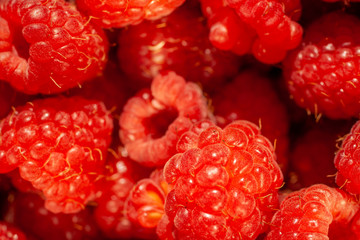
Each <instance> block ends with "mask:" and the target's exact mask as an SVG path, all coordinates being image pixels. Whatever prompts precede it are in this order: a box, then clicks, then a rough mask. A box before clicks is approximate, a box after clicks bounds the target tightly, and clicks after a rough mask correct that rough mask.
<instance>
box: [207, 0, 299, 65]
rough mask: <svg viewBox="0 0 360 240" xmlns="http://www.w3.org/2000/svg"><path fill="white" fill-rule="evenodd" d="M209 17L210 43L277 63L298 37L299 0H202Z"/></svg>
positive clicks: (293, 46) (294, 46)
mask: <svg viewBox="0 0 360 240" xmlns="http://www.w3.org/2000/svg"><path fill="white" fill-rule="evenodd" d="M201 3H202V9H203V12H204V15H205V16H206V17H207V18H208V19H209V27H210V35H209V38H210V40H211V42H212V43H213V44H214V45H215V46H217V47H219V48H220V49H224V50H231V51H233V52H235V53H237V54H239V55H243V54H245V53H252V54H253V55H254V56H255V57H256V58H257V59H258V60H259V61H261V62H264V63H268V64H273V63H278V62H280V61H281V60H283V58H284V57H285V55H286V52H287V51H288V50H290V49H293V48H296V47H297V45H298V44H299V43H300V41H301V38H302V27H301V25H300V24H298V23H297V22H295V21H294V20H297V19H298V18H299V16H300V12H301V4H300V1H299V0H296V1H288V0H250V1H249V0H225V1H216V0H210V1H208V0H202V1H201Z"/></svg>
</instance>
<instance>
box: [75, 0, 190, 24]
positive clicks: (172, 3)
mask: <svg viewBox="0 0 360 240" xmlns="http://www.w3.org/2000/svg"><path fill="white" fill-rule="evenodd" d="M184 2H185V0H156V1H153V0H142V1H137V0H126V1H125V0H76V5H77V6H78V8H79V10H80V11H82V12H84V13H85V15H87V16H90V17H92V18H93V21H94V22H96V23H98V24H100V25H101V26H102V27H104V28H112V27H113V28H120V27H124V26H127V25H130V24H138V23H140V22H142V21H143V20H144V19H147V20H156V19H159V18H162V17H164V16H166V15H169V14H170V13H171V12H172V11H174V10H175V9H176V8H177V7H179V6H180V5H181V4H183V3H184Z"/></svg>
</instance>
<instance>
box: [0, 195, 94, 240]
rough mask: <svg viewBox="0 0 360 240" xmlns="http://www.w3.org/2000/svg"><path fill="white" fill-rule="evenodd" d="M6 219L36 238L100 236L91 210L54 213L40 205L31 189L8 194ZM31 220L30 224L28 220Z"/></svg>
mask: <svg viewBox="0 0 360 240" xmlns="http://www.w3.org/2000/svg"><path fill="white" fill-rule="evenodd" d="M8 199H9V202H8V204H9V205H8V210H9V211H8V213H7V216H5V218H6V219H11V221H12V222H13V223H14V224H15V225H16V226H19V227H20V228H21V229H23V231H24V232H25V233H26V234H27V235H28V234H30V235H31V236H34V237H35V238H34V239H37V240H47V239H49V236H51V239H53V240H68V239H69V240H70V239H71V240H95V239H100V234H99V230H98V228H97V226H96V223H95V221H94V219H93V217H92V215H91V210H90V209H89V208H85V209H84V210H82V211H80V212H78V213H73V214H64V213H58V214H54V213H52V212H50V211H48V210H47V209H46V208H44V200H43V199H42V198H41V197H40V196H39V195H37V194H33V193H16V194H13V195H12V196H11V197H9V198H8ZM30 223H31V224H30Z"/></svg>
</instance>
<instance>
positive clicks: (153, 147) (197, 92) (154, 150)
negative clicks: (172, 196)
mask: <svg viewBox="0 0 360 240" xmlns="http://www.w3.org/2000/svg"><path fill="white" fill-rule="evenodd" d="M210 116H211V113H210V111H209V109H208V105H207V100H206V98H205V97H204V96H203V92H202V90H201V89H200V87H199V86H198V85H196V84H195V83H192V82H186V81H185V79H184V78H182V77H180V76H179V75H176V74H175V73H174V72H166V73H163V74H160V75H158V76H157V77H155V78H154V80H153V82H152V84H151V89H146V90H143V91H140V92H139V93H138V94H137V95H136V96H134V97H132V98H130V99H129V100H128V102H127V103H126V105H125V106H124V109H123V112H122V113H121V115H120V121H119V123H120V133H119V134H120V138H121V140H122V142H123V143H124V145H125V148H126V150H127V151H128V153H129V156H130V158H131V159H133V160H135V161H137V162H138V163H140V164H142V165H145V166H159V167H161V166H163V165H164V164H165V162H166V161H167V160H168V159H169V158H170V157H171V156H172V155H174V154H175V153H176V143H177V141H178V139H179V138H180V136H181V134H182V133H184V132H185V131H187V130H188V129H189V128H190V127H191V126H192V123H193V122H195V121H199V120H202V119H206V118H209V117H210Z"/></svg>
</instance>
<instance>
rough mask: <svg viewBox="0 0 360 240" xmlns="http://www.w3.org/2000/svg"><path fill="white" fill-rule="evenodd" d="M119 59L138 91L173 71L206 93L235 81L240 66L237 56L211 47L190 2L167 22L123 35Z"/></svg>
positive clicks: (133, 28) (139, 27)
mask: <svg viewBox="0 0 360 240" xmlns="http://www.w3.org/2000/svg"><path fill="white" fill-rule="evenodd" d="M118 59H119V63H120V67H121V69H122V70H123V71H124V72H125V73H126V74H127V76H128V77H129V78H130V80H131V81H132V82H133V85H134V86H136V87H138V86H139V85H140V86H148V85H149V84H150V83H151V81H152V79H153V78H154V77H155V76H156V75H157V74H159V73H161V72H162V71H163V70H171V71H174V72H176V73H177V74H179V75H181V76H182V77H184V78H185V79H186V80H187V81H192V82H196V83H199V84H201V85H202V87H203V88H204V89H205V90H206V91H211V90H214V89H216V87H217V86H218V85H219V84H221V83H223V82H225V81H226V80H227V79H228V78H231V77H234V76H235V75H236V74H237V72H238V68H239V66H240V64H241V59H239V58H238V57H237V56H236V55H234V54H232V53H230V52H224V51H221V50H219V49H217V48H215V47H214V46H212V44H211V43H210V41H209V40H208V29H207V28H206V21H205V19H204V18H203V16H202V15H201V12H200V10H199V9H198V7H197V6H196V5H195V6H194V4H191V2H190V3H187V4H186V5H184V6H182V7H181V8H179V9H178V10H176V11H175V12H174V13H172V14H171V15H169V16H167V17H165V18H162V19H160V20H157V21H145V22H143V23H141V24H139V25H137V26H131V27H129V28H127V29H124V30H123V31H121V32H120V35H119V41H118Z"/></svg>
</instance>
